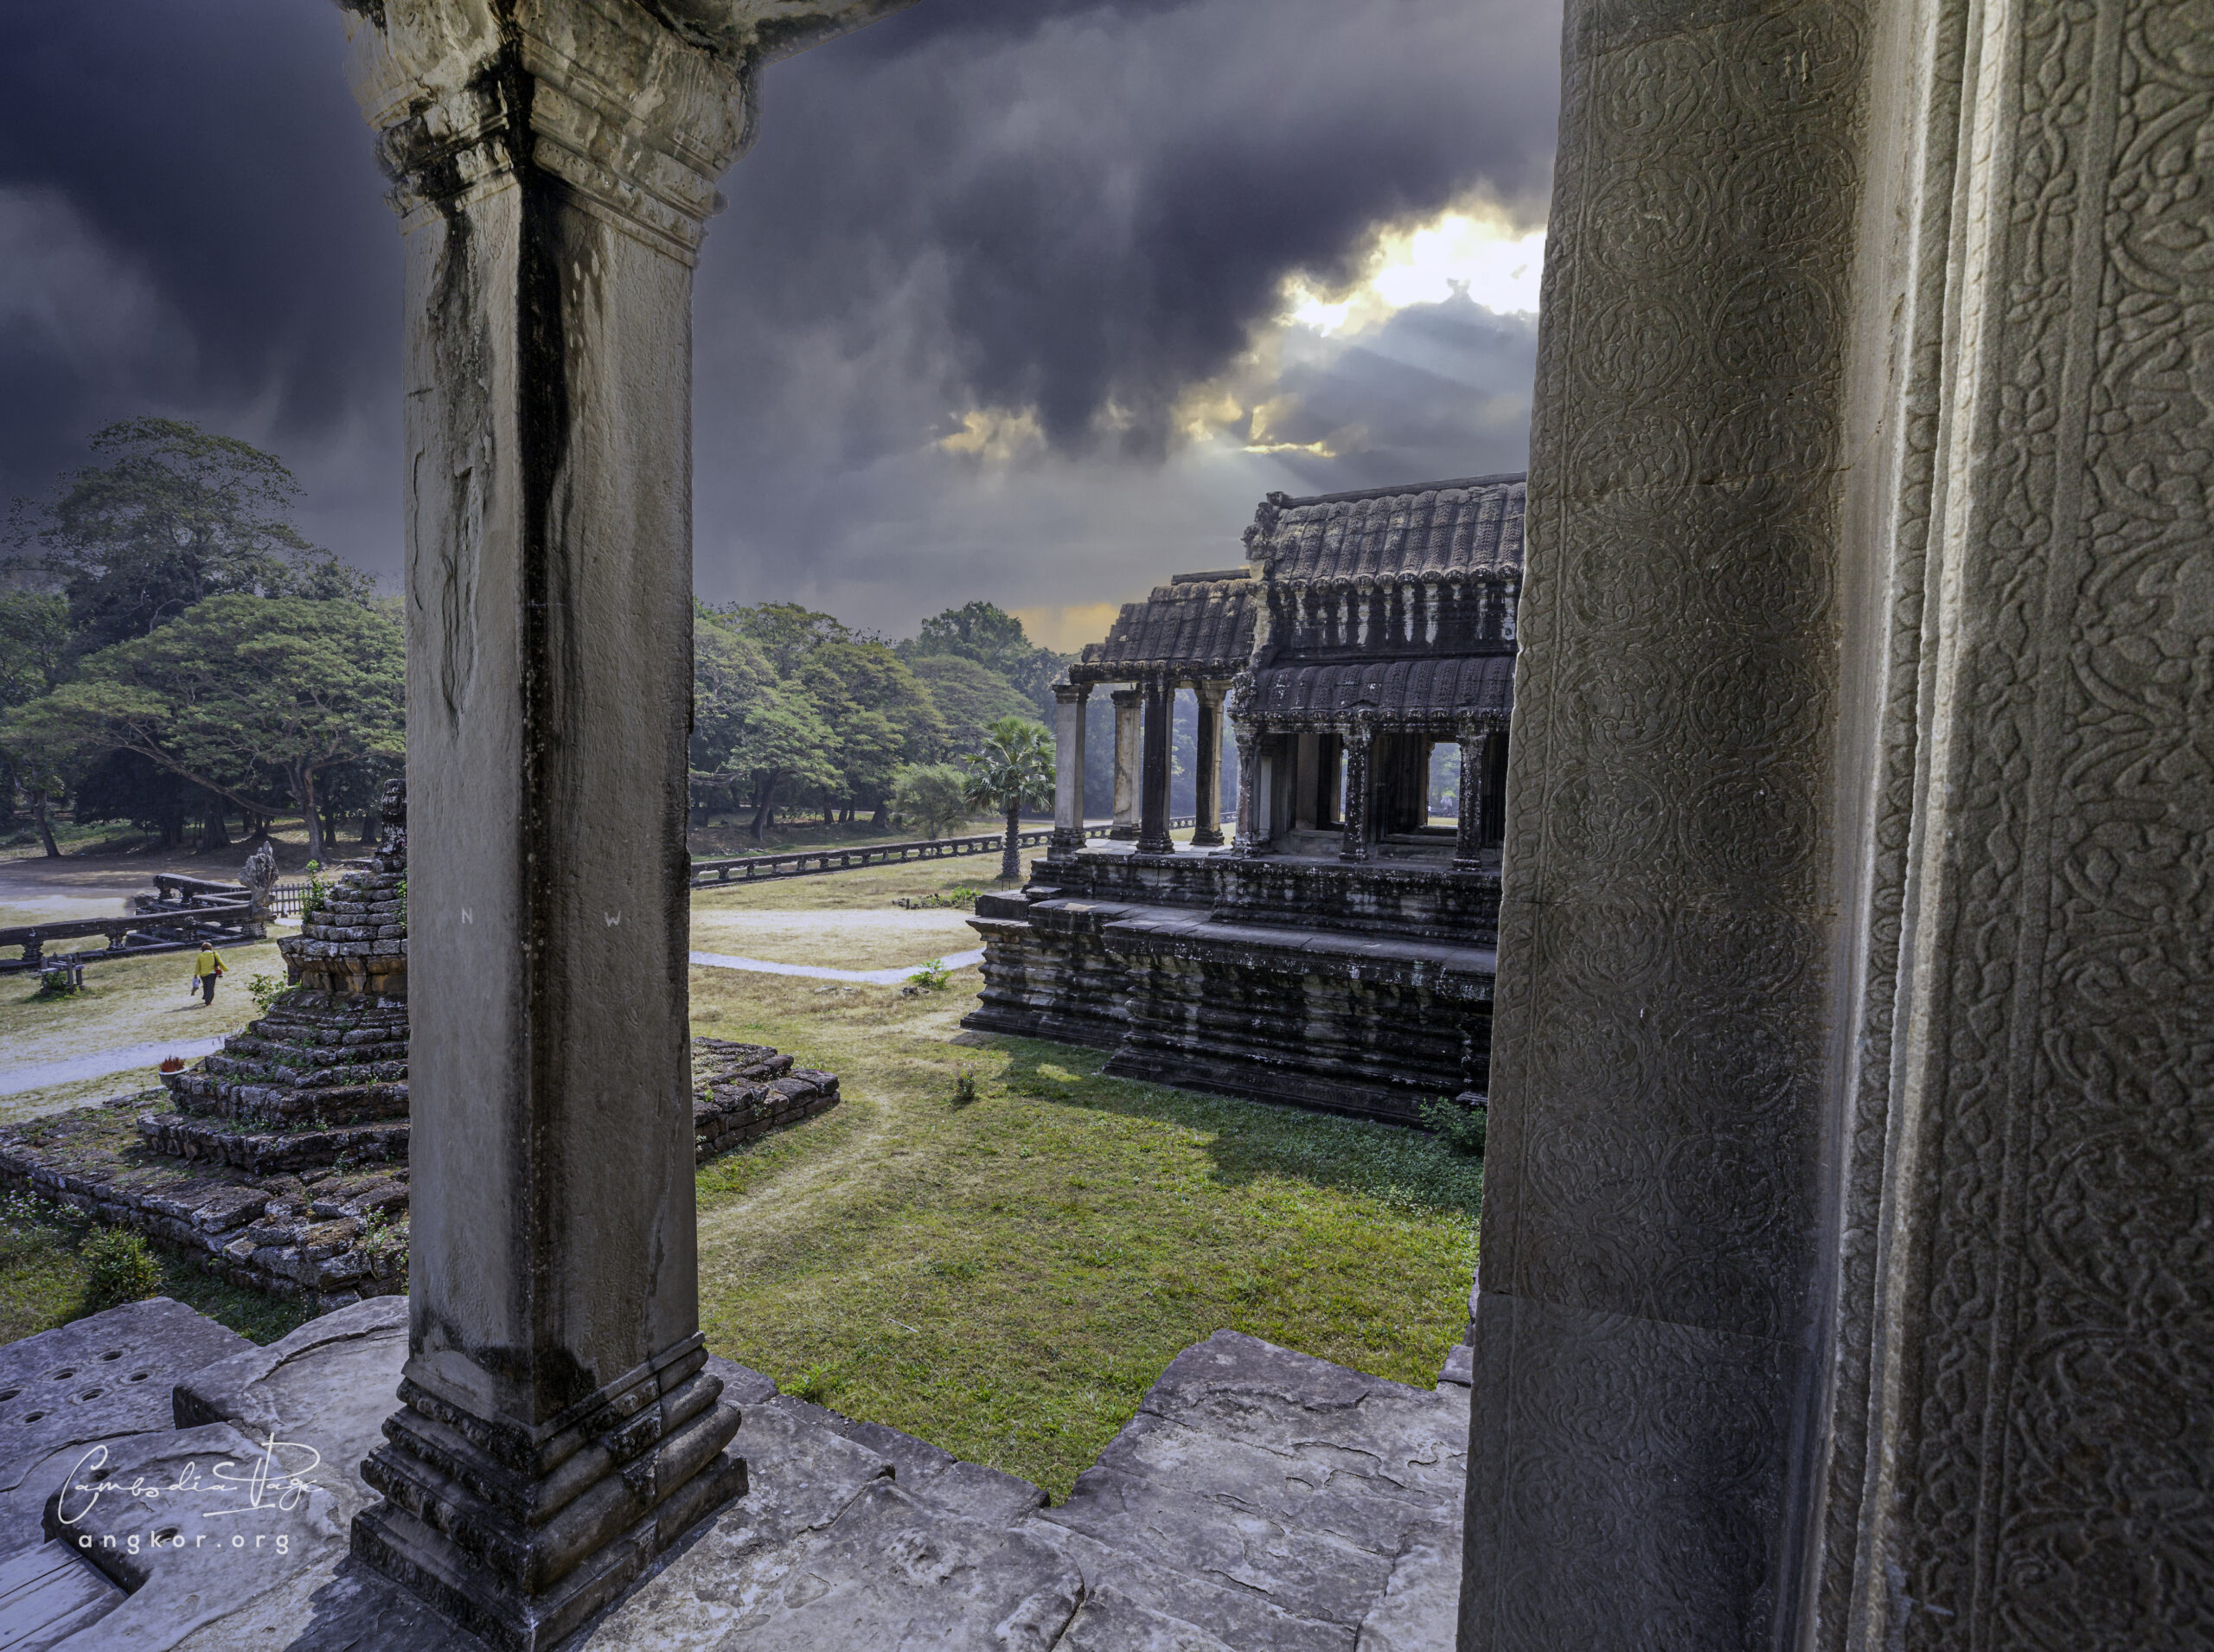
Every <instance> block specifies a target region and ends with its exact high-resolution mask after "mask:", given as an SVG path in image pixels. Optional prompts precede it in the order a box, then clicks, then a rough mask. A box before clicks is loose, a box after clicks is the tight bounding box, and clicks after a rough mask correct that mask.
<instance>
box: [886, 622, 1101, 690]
mask: <svg viewBox="0 0 2214 1652" xmlns="http://www.w3.org/2000/svg"><path fill="white" fill-rule="evenodd" d="M899 651H900V653H901V654H903V655H904V656H906V658H907V659H908V660H909V661H910V662H913V661H918V660H921V659H924V658H927V657H931V656H937V657H950V658H954V659H963V660H973V661H975V662H976V663H977V664H978V665H981V666H982V667H984V669H987V670H989V671H995V672H997V673H998V674H999V675H1000V676H1003V677H1005V678H1006V679H1007V680H1008V682H1012V683H1013V684H1014V687H1015V690H1016V692H1017V693H1019V694H1021V695H1022V697H1023V698H1024V699H1025V700H1026V701H1028V702H1029V704H1030V706H1031V708H1032V709H1031V710H1030V712H1029V713H1028V715H1031V716H1041V715H1042V716H1047V717H1050V716H1052V715H1053V683H1054V682H1055V681H1056V680H1057V679H1058V678H1059V676H1060V675H1061V672H1062V671H1063V669H1065V668H1066V666H1067V665H1068V663H1069V656H1067V655H1065V654H1056V653H1055V652H1053V650H1052V649H1049V648H1040V647H1039V646H1038V645H1037V644H1034V643H1033V642H1032V641H1031V640H1030V634H1029V633H1028V632H1027V631H1025V630H1023V628H1022V622H1021V620H1019V619H1017V618H1015V617H1014V615H1013V614H1011V613H1009V612H1008V611H1007V610H1006V609H1004V608H1002V607H1001V606H1000V605H998V604H997V603H994V602H985V601H983V600H982V599H978V600H976V601H975V602H966V603H963V604H962V605H961V606H960V607H958V608H947V609H944V610H943V611H940V612H938V613H935V614H932V615H931V617H930V618H928V619H925V621H924V622H923V624H922V628H921V629H920V630H919V631H918V632H917V633H916V635H915V636H914V637H913V638H912V640H910V641H908V642H905V643H903V644H900V645H899Z"/></svg>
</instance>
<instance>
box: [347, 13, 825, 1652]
mask: <svg viewBox="0 0 2214 1652" xmlns="http://www.w3.org/2000/svg"><path fill="white" fill-rule="evenodd" d="M800 10H802V11H805V12H813V13H816V14H819V16H815V17H812V18H792V19H788V20H787V21H792V22H803V23H804V22H816V23H818V24H819V25H821V26H822V28H823V29H826V30H827V29H829V27H830V26H831V25H830V22H829V19H831V18H832V17H833V16H834V15H835V13H837V12H839V11H840V10H845V8H841V7H840V6H838V5H835V4H830V5H823V6H803V7H802V8H801V9H800ZM345 27H346V29H347V32H348V35H349V41H350V43H351V50H352V63H351V78H352V80H353V81H354V85H355V92H356V93H357V95H358V97H359V99H360V100H361V103H362V109H363V111H364V112H365V113H366V115H367V116H368V119H369V122H370V124H371V125H372V126H373V127H374V129H375V130H376V131H377V132H378V135H379V144H380V149H381V158H382V161H383V163H384V165H385V169H386V170H387V174H388V175H389V176H393V177H394V178H395V179H396V180H397V181H398V182H397V185H396V188H395V189H394V192H393V195H392V200H393V202H394V206H395V208H397V209H398V210H399V212H400V218H401V228H402V231H403V234H404V248H405V260H406V281H405V294H406V296H405V306H406V309H405V320H406V356H405V366H404V375H403V376H404V381H405V387H406V412H405V421H404V444H405V445H404V458H405V471H404V476H403V481H404V510H405V526H406V616H407V631H408V636H407V715H408V751H407V762H408V782H409V795H410V798H411V805H412V809H413V816H414V822H413V834H412V836H413V855H412V860H411V866H410V883H411V889H410V910H411V916H412V919H413V925H412V927H413V934H412V937H411V950H412V956H411V958H410V973H411V976H412V983H413V993H412V995H411V997H412V1011H411V1013H412V1021H413V1039H412V1049H411V1073H410V1087H411V1091H412V1116H413V1142H412V1153H411V1161H412V1166H413V1176H412V1180H411V1183H410V1188H411V1194H412V1198H411V1210H412V1220H411V1224H410V1226H411V1232H410V1245H409V1249H410V1327H409V1337H408V1359H407V1362H406V1368H405V1376H404V1379H403V1381H402V1384H401V1387H400V1399H401V1400H402V1402H403V1405H404V1408H403V1409H402V1410H401V1411H400V1412H398V1413H396V1414H395V1415H394V1417H393V1418H391V1419H390V1421H389V1422H388V1423H387V1443H386V1444H383V1445H381V1446H379V1447H378V1448H377V1450H376V1451H375V1452H374V1455H373V1456H372V1457H370V1458H369V1460H368V1462H367V1463H365V1464H363V1465H362V1475H363V1477H364V1478H365V1479H366V1480H367V1481H368V1482H369V1484H370V1485H371V1486H373V1487H374V1489H376V1490H378V1491H380V1492H381V1493H382V1494H383V1495H384V1498H385V1501H384V1502H381V1503H379V1504H376V1505H374V1506H373V1507H371V1508H368V1509H366V1510H364V1511H363V1512H362V1514H360V1515H359V1516H357V1518H356V1520H355V1525H354V1528H353V1546H354V1550H355V1553H356V1554H357V1555H358V1556H359V1557H360V1558H361V1559H363V1560H364V1561H366V1562H367V1563H368V1565H369V1566H373V1567H374V1568H376V1569H377V1570H380V1571H381V1572H386V1573H387V1574H389V1575H391V1576H394V1577H395V1578H399V1579H400V1581H402V1582H404V1583H406V1584H407V1585H410V1586H411V1587H413V1588H414V1589H416V1590H417V1591H419V1592H421V1593H423V1594H424V1595H426V1597H427V1598H429V1599H431V1600H432V1602H433V1603H434V1604H436V1605H438V1607H439V1608H440V1609H442V1610H445V1611H446V1612H448V1613H450V1614H451V1615H452V1616H453V1617H457V1618H458V1619H459V1620H460V1621H462V1622H463V1623H465V1624H467V1625H468V1627H469V1628H470V1629H471V1630H475V1631H476V1632H477V1633H478V1634H480V1635H483V1636H488V1637H490V1639H492V1640H494V1641H495V1642H500V1643H503V1644H505V1645H508V1646H511V1647H516V1648H523V1649H529V1648H535V1647H539V1646H542V1645H546V1644H548V1643H550V1642H553V1641H554V1640H558V1639H560V1637H561V1636H564V1635H566V1633H568V1631H569V1630H572V1629H573V1628H574V1627H575V1626H576V1625H577V1623H579V1622H581V1621H582V1619H583V1618H584V1617H586V1616H588V1615H589V1614H590V1613H591V1612H592V1610H595V1609H596V1608H597V1607H598V1605H599V1604H602V1603H604V1602H605V1600H607V1599H608V1598H611V1596H612V1595H613V1594H614V1593H615V1592H616V1591H618V1590H619V1589H620V1588H621V1587H622V1586H623V1585H624V1584H625V1583H627V1582H628V1581H629V1580H630V1578H633V1577H635V1576H636V1575H637V1572H638V1571H639V1570H640V1569H641V1568H642V1567H643V1566H644V1565H645V1564H646V1563H647V1562H648V1561H649V1560H650V1559H651V1558H652V1557H653V1555H654V1554H655V1553H656V1552H657V1551H659V1550H660V1549H662V1548H663V1547H665V1546H667V1545H668V1544H669V1542H670V1541H672V1540H674V1539H675V1537H676V1536H677V1535H679V1534H681V1532H682V1531H683V1530H684V1528H685V1527H687V1526H688V1525H689V1524H691V1523H692V1522H693V1521H694V1520H695V1519H696V1518H698V1516H699V1515H700V1514H702V1513H704V1512H705V1511H706V1510H707V1509H708V1508H712V1507H713V1506H714V1505H715V1504H717V1503H719V1502H722V1501H724V1500H725V1499H726V1498H728V1497H730V1496H731V1495H734V1494H735V1493H737V1492H739V1491H740V1490H742V1489H744V1485H745V1464H744V1463H742V1462H741V1461H740V1460H739V1458H738V1457H735V1456H733V1455H731V1454H730V1453H728V1452H726V1450H724V1448H725V1447H726V1445H727V1444H729V1442H730V1441H731V1439H732V1437H733V1434H734V1432H735V1431H736V1430H737V1428H738V1425H739V1418H738V1415H737V1412H735V1411H734V1410H733V1408H731V1407H730V1406H729V1405H725V1404H723V1403H722V1402H721V1400H720V1389H721V1385H720V1382H719V1381H718V1380H716V1379H714V1378H713V1377H711V1376H708V1375H707V1374H706V1373H704V1371H703V1370H702V1366H703V1364H704V1361H705V1359H706V1354H705V1351H704V1349H703V1348H702V1347H701V1338H700V1332H699V1320H698V1288H697V1278H696V1261H695V1221H694V1195H693V1132H692V1127H691V1080H690V1072H689V1062H688V1023H687V1008H688V994H687V976H686V970H687V962H686V954H687V950H688V912H687V899H688V891H687V887H686V875H685V866H686V855H685V838H684V824H685V816H686V752H685V746H686V738H687V723H688V715H689V703H690V693H691V663H690V655H691V648H690V643H691V600H692V557H691V474H692V470H691V382H690V364H691V289H692V266H693V262H694V257H695V255H696V252H697V249H698V247H699V243H700V239H701V226H702V224H703V222H704V221H705V219H706V218H707V216H708V215H710V214H711V213H712V212H713V209H714V202H715V201H716V195H715V190H714V183H715V179H716V177H717V176H719V175H720V172H721V170H722V169H723V167H724V166H725V165H726V164H727V163H729V161H730V160H731V159H732V158H733V157H735V156H736V155H737V153H738V152H739V150H741V149H742V148H743V147H744V145H745V142H746V139H747V138H748V135H749V133H750V131H751V127H752V115H751V93H750V89H749V86H748V80H747V77H748V76H749V74H751V73H752V62H753V61H754V57H755V55H756V52H757V48H756V47H755V45H754V44H753V43H752V42H751V38H750V36H748V35H745V33H744V31H743V30H742V29H739V28H738V26H737V25H735V24H731V25H729V26H727V27H723V28H720V29H717V28H703V29H700V30H695V31H692V32H690V33H687V34H685V35H679V34H678V33H677V32H676V31H675V29H671V28H670V27H669V26H668V25H667V24H665V23H664V22H662V21H660V20H659V15H658V14H657V13H656V12H654V11H651V10H649V9H647V8H645V7H639V6H603V5H597V4H587V3H583V0H537V3H534V4H532V5H528V6H524V7H516V8H490V7H483V6H481V5H470V4H464V3H460V0H385V3H384V4H382V5H380V6H374V7H371V6H351V7H349V8H347V9H346V11H345Z"/></svg>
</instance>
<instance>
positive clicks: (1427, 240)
mask: <svg viewBox="0 0 2214 1652" xmlns="http://www.w3.org/2000/svg"><path fill="white" fill-rule="evenodd" d="M1544 269H1545V231H1544V230H1542V229H1534V230H1528V231H1520V230H1517V229H1516V227H1514V226H1513V224H1512V223H1510V222H1509V221H1507V218H1506V217H1505V216H1504V215H1502V214H1501V213H1499V212H1498V211H1497V210H1496V209H1494V208H1488V207H1486V206H1479V205H1469V206H1461V207H1456V208H1451V209H1449V210H1448V211H1445V212H1443V213H1440V214H1439V215H1437V217H1435V218H1433V219H1431V220H1430V221H1428V222H1426V223H1421V224H1415V225H1405V224H1398V225H1392V226H1390V227H1386V228H1385V229H1384V230H1382V231H1380V232H1379V234H1377V236H1376V239H1375V241H1374V242H1373V245H1372V246H1371V247H1370V250H1369V253H1368V255H1367V257H1366V259H1365V260H1364V264H1363V268H1362V270H1361V272H1360V276H1359V277H1358V278H1357V279H1355V280H1354V281H1353V284H1352V285H1350V286H1347V287H1345V288H1342V289H1339V290H1336V291H1332V290H1330V289H1328V288H1323V287H1318V286H1316V285H1315V284H1314V283H1313V282H1311V281H1310V280H1309V279H1307V278H1306V277H1304V276H1297V275H1295V276H1292V277H1290V278H1289V279H1287V280H1286V281H1285V282H1284V290H1283V291H1284V311H1283V323H1285V324H1288V325H1297V326H1301V327H1304V328H1307V329H1309V330H1310V331H1313V332H1316V333H1320V334H1321V335H1322V336H1325V337H1335V336H1341V335H1342V334H1346V333H1353V332H1364V331H1366V330H1368V329H1370V328H1372V327H1374V326H1376V325H1378V324H1379V323H1382V322H1384V321H1385V320H1388V319H1389V318H1390V317H1392V315H1393V314H1395V313H1396V312H1398V311H1401V310H1405V308H1407V307H1408V306H1409V305H1410V304H1443V303H1444V302H1445V301H1446V300H1447V299H1448V298H1452V297H1454V296H1455V295H1456V293H1465V294H1466V295H1467V297H1468V298H1469V301H1470V302H1471V303H1474V304H1480V305H1481V306H1482V307H1483V308H1484V309H1486V310H1488V311H1492V312H1493V313H1494V314H1495V315H1501V316H1511V315H1529V316H1534V315H1536V314H1537V313H1538V280H1539V275H1540V274H1541V273H1542V272H1543V271H1544Z"/></svg>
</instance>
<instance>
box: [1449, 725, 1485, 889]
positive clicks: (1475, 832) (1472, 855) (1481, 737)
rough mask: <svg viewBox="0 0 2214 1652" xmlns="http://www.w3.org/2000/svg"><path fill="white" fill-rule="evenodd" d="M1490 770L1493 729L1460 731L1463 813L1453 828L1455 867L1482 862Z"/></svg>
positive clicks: (1461, 811)
mask: <svg viewBox="0 0 2214 1652" xmlns="http://www.w3.org/2000/svg"><path fill="white" fill-rule="evenodd" d="M1490 771H1491V730H1490V728H1489V727H1487V726H1475V725H1472V726H1470V727H1464V728H1463V729H1462V731H1461V790H1460V803H1459V804H1458V807H1459V810H1460V812H1459V814H1458V815H1457V816H1456V817H1455V820H1454V829H1453V864H1454V865H1456V866H1465V867H1473V866H1475V865H1476V864H1478V863H1479V862H1480V861H1481V860H1482V859H1483V849H1484V806H1485V804H1486V802H1487V801H1488V800H1487V799H1486V797H1485V796H1484V781H1485V780H1486V779H1487V778H1488V777H1489V774H1490Z"/></svg>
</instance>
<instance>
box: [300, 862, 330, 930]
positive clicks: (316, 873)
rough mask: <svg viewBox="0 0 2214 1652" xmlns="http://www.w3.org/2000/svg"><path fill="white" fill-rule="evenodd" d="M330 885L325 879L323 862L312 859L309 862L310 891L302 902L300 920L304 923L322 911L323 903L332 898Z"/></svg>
mask: <svg viewBox="0 0 2214 1652" xmlns="http://www.w3.org/2000/svg"><path fill="white" fill-rule="evenodd" d="M329 898H330V884H329V883H328V882H326V881H325V880H324V879H323V862H322V861H309V862H308V893H307V898H306V899H305V900H302V901H301V902H300V921H301V922H302V923H303V924H304V923H306V922H307V920H308V919H310V918H312V917H314V916H315V915H316V913H317V912H321V911H322V910H323V902H324V901H325V900H328V899H329Z"/></svg>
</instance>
